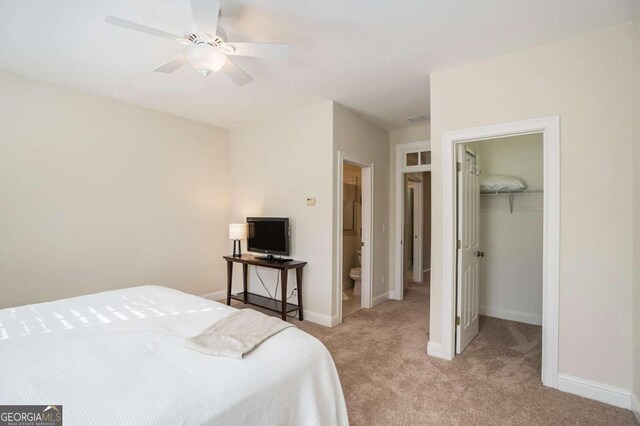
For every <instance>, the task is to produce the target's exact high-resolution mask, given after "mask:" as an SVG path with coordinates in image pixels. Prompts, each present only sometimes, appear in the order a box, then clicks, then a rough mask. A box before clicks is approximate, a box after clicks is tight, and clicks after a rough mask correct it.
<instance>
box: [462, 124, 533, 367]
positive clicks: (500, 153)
mask: <svg viewBox="0 0 640 426" xmlns="http://www.w3.org/2000/svg"><path fill="white" fill-rule="evenodd" d="M542 139H543V137H542V134H540V133H531V134H526V135H518V136H507V137H502V138H497V139H484V140H481V141H475V142H466V143H461V144H459V145H458V147H457V153H456V154H457V155H456V158H457V163H458V164H460V165H461V166H460V167H459V168H458V171H457V205H458V209H457V239H458V241H459V244H458V248H457V259H456V262H457V273H456V281H457V289H456V353H457V354H461V353H462V352H463V351H464V350H465V349H466V348H467V346H468V345H469V344H470V343H471V342H472V341H473V340H475V338H476V336H477V335H478V334H479V333H480V334H483V333H484V334H487V333H491V334H494V335H495V334H498V331H497V330H498V329H502V331H503V332H506V331H507V330H511V332H512V333H517V334H518V336H519V338H520V341H523V340H526V342H527V344H526V345H523V346H522V347H521V348H520V351H519V353H521V354H522V356H523V357H525V356H526V357H528V358H530V359H539V357H540V344H539V343H540V341H541V331H542V330H541V327H540V326H541V325H542V277H543V274H542V268H543V265H542V264H543V256H542V255H543V211H544V192H543V187H544V174H543V147H542ZM490 318H496V319H499V320H502V322H500V321H494V320H490ZM525 324H528V325H525ZM525 335H526V336H527V337H526V338H525V337H524V336H525ZM510 338H511V334H510V333H507V334H505V335H504V336H503V339H502V340H503V341H509V340H510ZM481 340H485V338H484V336H483V337H482V338H481ZM538 366H539V364H538Z"/></svg>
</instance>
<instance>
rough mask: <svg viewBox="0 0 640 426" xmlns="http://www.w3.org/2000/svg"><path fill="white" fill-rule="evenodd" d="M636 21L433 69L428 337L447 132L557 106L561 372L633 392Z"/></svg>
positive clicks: (434, 307)
mask: <svg viewBox="0 0 640 426" xmlns="http://www.w3.org/2000/svg"><path fill="white" fill-rule="evenodd" d="M632 30H633V28H632V25H631V24H624V25H618V26H615V27H610V28H606V29H603V30H601V31H597V32H593V33H589V34H585V35H581V36H578V37H573V38H570V39H566V40H562V41H559V42H555V43H551V44H547V45H543V46H539V47H536V48H531V49H527V50H524V51H520V52H517V53H513V54H510V55H505V56H501V57H498V58H496V59H492V60H488V61H484V62H480V63H477V64H473V65H469V66H465V67H461V68H457V69H453V70H449V71H443V72H439V73H435V74H433V75H432V76H431V110H432V122H431V126H432V128H431V136H432V141H434V143H433V146H432V148H433V151H432V154H433V164H434V166H433V176H432V178H433V183H432V188H433V226H432V228H433V230H434V233H433V250H432V253H433V256H432V262H433V263H432V287H431V325H430V333H431V334H430V339H431V340H433V341H434V342H436V343H439V342H441V341H442V338H443V336H442V329H441V318H440V315H441V303H442V298H441V276H442V271H441V248H440V247H441V244H442V235H441V233H440V232H438V230H439V229H440V228H441V224H442V190H441V186H442V177H441V167H440V161H441V142H440V141H441V140H442V134H443V132H446V131H449V130H457V129H465V128H470V127H475V126H481V125H486V124H492V123H503V122H509V121H514V120H521V119H529V118H534V117H542V116H549V115H553V114H559V115H560V120H561V144H562V147H561V218H560V219H561V220H560V260H561V265H560V329H559V335H560V345H559V369H560V373H563V374H567V375H571V376H576V377H580V378H584V379H588V380H592V381H595V382H599V383H603V384H607V385H611V386H616V387H620V388H623V389H630V388H631V340H632V339H631V324H632V320H631V269H632V268H631V266H632V237H631V233H630V232H629V230H630V229H631V227H632V216H631V213H632V205H631V198H632V197H631V196H630V194H631V191H632V184H631V180H632V158H631V157H632V156H631V155H630V153H631V150H632V144H631V142H632V112H631V111H632V91H631V90H630V89H631V87H632V78H633V70H632V57H633V56H632V53H633V52H632V48H633V46H632V41H633V37H632V36H633V33H632Z"/></svg>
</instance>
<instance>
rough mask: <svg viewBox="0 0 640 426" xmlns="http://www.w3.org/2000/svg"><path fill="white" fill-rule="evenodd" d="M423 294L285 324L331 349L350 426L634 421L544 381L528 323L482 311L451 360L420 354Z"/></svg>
mask: <svg viewBox="0 0 640 426" xmlns="http://www.w3.org/2000/svg"><path fill="white" fill-rule="evenodd" d="M428 298H429V294H428V286H427V285H424V284H412V285H410V286H409V288H408V289H407V292H406V295H405V300H404V301H402V302H398V301H387V302H384V303H382V304H380V305H378V306H376V307H375V308H374V309H361V310H359V311H357V312H355V313H353V314H351V315H350V316H349V317H348V318H346V319H345V321H344V322H343V323H342V324H341V325H339V326H337V327H335V328H332V329H330V328H326V327H322V326H319V325H316V324H313V323H310V322H308V321H304V322H302V323H300V322H299V321H297V320H294V322H295V323H296V325H297V326H298V327H299V328H300V329H302V330H304V331H306V332H308V333H310V334H312V335H314V336H316V337H317V338H318V339H320V340H321V341H322V342H324V344H325V345H326V346H327V348H329V351H330V352H331V354H332V355H333V358H334V361H335V363H336V366H337V367H338V372H339V374H340V380H341V382H342V387H343V389H344V393H345V397H346V400H347V407H348V410H349V419H350V421H351V424H352V425H463V424H464V425H634V424H636V423H635V419H634V416H633V414H632V413H631V412H630V411H627V410H623V409H619V408H615V407H611V406H609V405H606V404H602V403H599V402H595V401H591V400H588V399H585V398H581V397H579V396H575V395H571V394H568V393H564V392H560V391H557V390H553V389H549V388H545V387H543V386H542V385H541V383H540V356H541V355H540V354H541V352H540V349H541V343H540V342H541V328H540V327H537V326H532V325H527V324H521V323H516V322H511V321H504V320H498V319H493V318H486V317H481V321H480V334H479V335H478V336H477V337H476V339H475V340H474V341H473V342H472V343H471V345H470V346H469V347H468V348H467V350H466V351H465V352H464V353H463V354H462V355H460V356H458V357H456V359H455V360H454V361H451V362H448V361H443V360H439V359H436V358H432V357H429V356H427V355H426V345H427V335H428V321H429V316H428ZM234 306H237V307H241V306H242V304H234Z"/></svg>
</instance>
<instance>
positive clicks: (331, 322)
mask: <svg viewBox="0 0 640 426" xmlns="http://www.w3.org/2000/svg"><path fill="white" fill-rule="evenodd" d="M304 320H305V321H309V322H312V323H315V324H319V325H324V326H325V327H335V326H336V325H338V316H337V315H334V316H331V315H325V314H320V313H318V312H313V311H309V310H307V309H305V310H304Z"/></svg>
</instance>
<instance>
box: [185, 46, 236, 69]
mask: <svg viewBox="0 0 640 426" xmlns="http://www.w3.org/2000/svg"><path fill="white" fill-rule="evenodd" d="M184 56H185V58H187V62H188V63H189V65H191V66H192V67H193V68H195V69H196V70H198V71H200V73H202V75H204V76H205V77H206V76H208V75H209V74H211V73H214V72H216V71H219V70H220V68H222V67H223V66H224V64H226V63H227V55H225V54H224V53H222V52H221V51H220V50H219V49H218V48H216V47H214V46H211V45H210V44H207V43H199V44H195V45H193V46H189V48H187V50H186V51H185V52H184Z"/></svg>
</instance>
